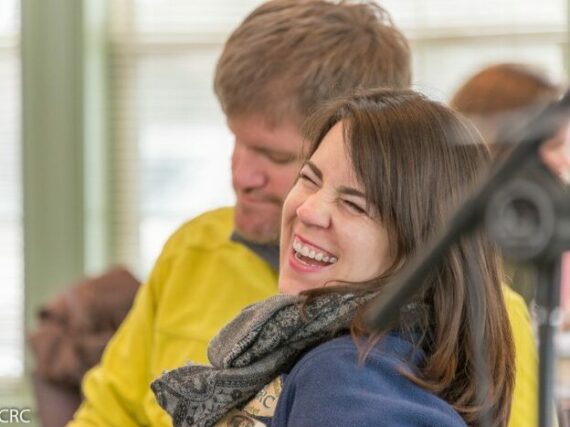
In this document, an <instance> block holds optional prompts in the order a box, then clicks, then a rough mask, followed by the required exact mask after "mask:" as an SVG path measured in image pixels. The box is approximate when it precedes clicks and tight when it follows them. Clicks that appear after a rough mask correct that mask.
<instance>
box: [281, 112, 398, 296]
mask: <svg viewBox="0 0 570 427" xmlns="http://www.w3.org/2000/svg"><path fill="white" fill-rule="evenodd" d="M388 254H389V251H388V235H387V232H386V229H385V228H384V226H383V225H382V224H381V222H380V220H379V218H378V217H377V215H376V213H374V212H372V211H369V210H367V209H366V199H365V196H364V190H363V188H362V186H361V185H360V184H359V183H358V181H357V179H356V176H355V173H354V171H353V169H352V165H351V162H350V160H349V158H348V155H347V150H346V149H345V144H344V138H343V126H342V123H340V122H339V123H337V124H336V125H335V126H334V127H333V128H332V129H331V130H330V131H329V132H328V133H327V135H326V136H325V137H324V139H323V141H322V142H321V144H320V146H319V148H318V149H317V151H316V152H315V153H314V154H313V155H312V156H311V158H310V160H309V161H308V162H307V163H306V164H305V165H304V166H303V167H302V169H301V172H300V175H299V178H298V180H297V182H296V183H295V185H294V187H293V189H292V190H291V192H290V193H289V195H288V196H287V198H286V199H285V203H284V206H283V217H282V223H281V244H280V273H279V290H280V291H281V292H282V293H285V294H298V293H299V292H301V291H304V290H307V289H313V288H317V287H322V286H324V285H326V284H327V282H329V281H335V280H340V281H350V282H361V281H365V280H369V279H373V278H374V277H377V276H379V275H380V274H381V273H382V272H383V271H384V270H386V268H387V267H388V266H389V264H390V260H389V258H390V257H389V255H388ZM330 284H334V283H330Z"/></svg>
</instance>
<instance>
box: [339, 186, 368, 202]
mask: <svg viewBox="0 0 570 427" xmlns="http://www.w3.org/2000/svg"><path fill="white" fill-rule="evenodd" d="M338 192H339V193H341V194H348V195H350V196H357V197H362V198H363V199H366V195H365V194H364V193H363V192H362V191H360V190H357V189H356V188H353V187H346V186H344V185H341V186H340V187H338Z"/></svg>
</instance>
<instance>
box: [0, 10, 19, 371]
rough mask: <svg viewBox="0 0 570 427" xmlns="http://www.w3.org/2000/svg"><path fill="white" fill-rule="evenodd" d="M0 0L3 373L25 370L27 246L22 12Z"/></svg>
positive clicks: (0, 363) (0, 314)
mask: <svg viewBox="0 0 570 427" xmlns="http://www.w3.org/2000/svg"><path fill="white" fill-rule="evenodd" d="M17 6H18V3H17V2H16V1H11V0H10V1H6V0H4V1H2V2H0V94H2V98H1V100H0V283H1V286H0V301H2V310H0V377H18V376H20V375H22V372H23V339H24V330H23V306H24V304H23V298H24V296H23V260H22V256H23V245H22V211H21V205H22V203H21V202H22V200H21V191H22V189H21V178H20V175H21V168H20V63H19V56H18V53H17V52H18V51H17V47H16V45H17V38H16V36H17V34H16V31H17V30H18V28H19V22H18V19H19V15H18V10H17Z"/></svg>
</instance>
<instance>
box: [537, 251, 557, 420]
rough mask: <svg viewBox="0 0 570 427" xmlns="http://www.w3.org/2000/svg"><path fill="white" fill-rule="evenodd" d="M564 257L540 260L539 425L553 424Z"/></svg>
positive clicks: (538, 310) (538, 308)
mask: <svg viewBox="0 0 570 427" xmlns="http://www.w3.org/2000/svg"><path fill="white" fill-rule="evenodd" d="M560 264H561V261H560V258H557V259H555V260H550V261H544V262H541V263H537V265H536V267H537V273H538V277H537V296H536V302H537V321H538V337H539V342H540V346H539V372H540V375H539V382H538V408H539V409H538V425H539V426H540V427H552V426H553V425H554V424H553V419H554V416H553V409H554V369H555V367H554V335H555V333H556V331H557V329H558V326H559V311H558V305H559V303H560Z"/></svg>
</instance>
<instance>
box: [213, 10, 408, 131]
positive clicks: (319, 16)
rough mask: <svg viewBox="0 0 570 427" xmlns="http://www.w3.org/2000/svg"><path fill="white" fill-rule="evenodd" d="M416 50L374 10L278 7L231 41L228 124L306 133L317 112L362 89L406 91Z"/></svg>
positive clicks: (225, 67)
mask: <svg viewBox="0 0 570 427" xmlns="http://www.w3.org/2000/svg"><path fill="white" fill-rule="evenodd" d="M410 79H411V65H410V50H409V46H408V43H407V41H406V39H405V37H404V36H403V35H402V33H401V32H400V31H399V30H398V29H397V28H396V27H395V26H394V24H393V23H392V20H391V18H390V16H389V14H388V13H387V12H386V11H385V10H384V9H382V8H381V7H380V6H378V5H376V4H374V3H372V2H349V1H337V2H331V1H324V0H273V1H269V2H267V3H264V4H262V5H261V6H259V7H258V8H257V9H255V10H254V11H253V12H252V13H251V14H250V15H249V16H248V17H247V18H246V19H245V20H244V21H243V22H242V24H241V25H240V26H239V27H238V28H237V29H236V30H235V31H234V32H233V33H232V34H231V36H230V38H229V39H228V41H227V42H226V45H225V47H224V50H223V52H222V55H221V57H220V59H219V61H218V64H217V67H216V73H215V78H214V90H215V93H216V95H217V96H218V99H219V100H220V103H221V105H222V108H223V110H224V112H225V114H226V115H227V116H239V115H246V114H260V115H261V116H262V117H264V118H265V119H267V120H268V121H269V122H272V123H278V122H279V121H280V120H281V119H282V118H283V117H287V119H288V120H291V121H293V122H294V123H295V124H297V125H300V124H301V123H302V121H303V120H304V118H305V117H306V116H307V115H308V114H309V113H311V112H312V111H313V110H315V108H316V106H317V105H318V104H320V103H321V102H322V101H324V100H328V99H330V98H332V97H336V96H341V95H347V94H349V93H351V92H353V91H354V89H356V88H366V87H377V86H388V87H407V86H409V84H410Z"/></svg>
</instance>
